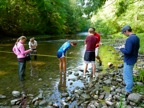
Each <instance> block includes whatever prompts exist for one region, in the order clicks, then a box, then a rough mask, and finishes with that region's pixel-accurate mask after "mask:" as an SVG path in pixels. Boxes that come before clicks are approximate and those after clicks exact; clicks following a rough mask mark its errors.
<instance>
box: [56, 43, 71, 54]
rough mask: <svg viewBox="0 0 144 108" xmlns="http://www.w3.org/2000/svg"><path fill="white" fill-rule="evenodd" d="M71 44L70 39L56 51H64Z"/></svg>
mask: <svg viewBox="0 0 144 108" xmlns="http://www.w3.org/2000/svg"><path fill="white" fill-rule="evenodd" d="M70 46H71V44H70V41H67V42H65V43H64V44H63V45H62V46H61V47H60V48H59V50H58V51H60V52H63V53H66V51H67V50H68V49H69V48H70Z"/></svg>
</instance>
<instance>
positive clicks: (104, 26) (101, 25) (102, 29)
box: [93, 20, 115, 36]
mask: <svg viewBox="0 0 144 108" xmlns="http://www.w3.org/2000/svg"><path fill="white" fill-rule="evenodd" d="M93 26H94V27H95V28H96V30H97V31H98V32H99V33H101V34H102V35H104V36H107V35H109V34H112V33H113V32H114V31H115V28H114V26H113V25H112V24H111V25H110V23H109V24H108V23H107V22H105V21H103V20H98V21H97V22H96V23H95V24H94V25H93Z"/></svg>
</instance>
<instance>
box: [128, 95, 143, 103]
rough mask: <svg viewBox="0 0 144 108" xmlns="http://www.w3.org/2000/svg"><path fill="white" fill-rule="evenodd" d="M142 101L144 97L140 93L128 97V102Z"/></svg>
mask: <svg viewBox="0 0 144 108" xmlns="http://www.w3.org/2000/svg"><path fill="white" fill-rule="evenodd" d="M141 99H142V95H140V94H138V93H132V94H130V95H129V96H128V100H130V101H132V102H135V103H138V102H140V101H141Z"/></svg>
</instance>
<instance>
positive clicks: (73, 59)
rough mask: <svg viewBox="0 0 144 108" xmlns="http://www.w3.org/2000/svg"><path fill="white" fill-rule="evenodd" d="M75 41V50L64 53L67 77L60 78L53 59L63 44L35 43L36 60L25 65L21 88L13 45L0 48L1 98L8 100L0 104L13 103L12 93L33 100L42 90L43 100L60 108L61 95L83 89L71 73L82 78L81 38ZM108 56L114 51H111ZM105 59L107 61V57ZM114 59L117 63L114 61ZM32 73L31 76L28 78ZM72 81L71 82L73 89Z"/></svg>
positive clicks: (82, 48)
mask: <svg viewBox="0 0 144 108" xmlns="http://www.w3.org/2000/svg"><path fill="white" fill-rule="evenodd" d="M76 40H77V42H78V44H77V46H76V47H71V48H70V49H69V50H68V51H67V53H66V57H67V73H66V75H64V74H59V68H58V64H59V61H58V59H57V57H56V52H57V50H58V48H59V47H60V46H61V45H62V44H63V43H64V42H65V41H66V40H49V41H38V48H37V51H38V59H37V60H36V61H35V60H33V58H32V61H31V62H28V63H27V69H26V80H25V81H24V82H23V83H22V84H23V86H21V83H20V81H19V79H18V74H17V59H16V56H15V55H14V54H13V53H12V52H11V51H12V47H13V45H14V44H13V43H12V44H0V94H4V95H6V96H7V98H6V99H1V100H0V101H1V102H0V104H1V103H2V104H5V105H9V104H10V100H11V99H13V96H12V94H11V92H12V91H13V90H18V91H20V92H22V91H24V92H26V94H33V95H34V96H37V95H38V94H39V90H43V91H44V97H45V99H46V100H48V101H54V100H55V101H56V102H57V103H58V104H59V106H61V103H60V101H61V93H63V92H65V91H67V92H68V93H69V94H70V92H71V91H72V90H74V89H75V88H76V87H83V82H82V81H81V80H77V79H75V76H74V73H75V72H78V73H79V74H80V75H82V74H83V73H82V72H81V71H79V70H80V68H82V67H83V54H84V49H85V48H84V38H83V39H76ZM25 47H26V48H28V45H27V44H25ZM104 47H105V46H104ZM110 48H111V47H110ZM107 50H108V49H107ZM109 52H110V53H112V52H115V51H113V49H112V51H109ZM106 53H107V52H106ZM102 55H103V54H102ZM116 56H117V55H116ZM102 57H103V56H102ZM104 58H105V59H109V58H108V57H106V56H105V57H103V59H104ZM110 59H111V58H110ZM114 59H115V60H116V58H114ZM107 62H108V60H107V61H106V62H105V63H104V62H103V67H104V70H103V71H105V67H107ZM89 70H90V69H89ZM31 72H32V74H33V76H30V74H31ZM68 72H72V74H71V75H68ZM71 80H74V82H73V84H72V85H71V82H72V81H71ZM90 80H91V79H90V78H87V81H88V82H89V81H90ZM69 106H70V107H73V106H75V107H77V106H76V101H73V102H72V103H70V104H69Z"/></svg>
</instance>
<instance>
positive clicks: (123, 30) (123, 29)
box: [121, 25, 131, 34]
mask: <svg viewBox="0 0 144 108" xmlns="http://www.w3.org/2000/svg"><path fill="white" fill-rule="evenodd" d="M129 29H131V27H130V26H129V25H125V26H124V27H123V28H122V31H121V32H122V34H123V33H124V32H125V31H126V30H129Z"/></svg>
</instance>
